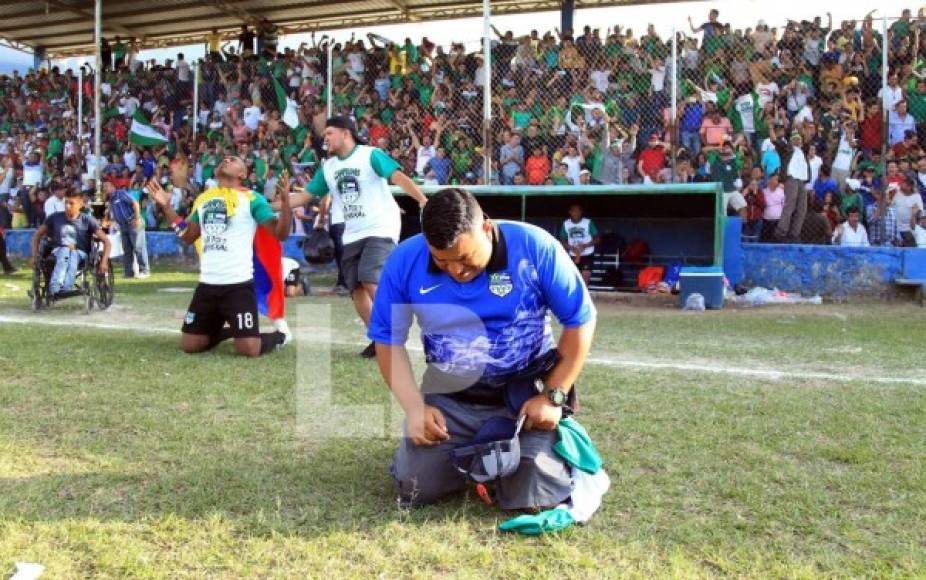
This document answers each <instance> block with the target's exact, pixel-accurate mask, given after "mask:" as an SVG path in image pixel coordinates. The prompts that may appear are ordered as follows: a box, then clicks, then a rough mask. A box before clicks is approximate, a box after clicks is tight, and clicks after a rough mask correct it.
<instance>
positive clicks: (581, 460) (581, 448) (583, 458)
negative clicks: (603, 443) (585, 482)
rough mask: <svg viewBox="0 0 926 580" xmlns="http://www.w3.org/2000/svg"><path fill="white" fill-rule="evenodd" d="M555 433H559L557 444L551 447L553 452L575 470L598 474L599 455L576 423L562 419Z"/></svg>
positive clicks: (571, 419) (599, 467) (573, 420)
mask: <svg viewBox="0 0 926 580" xmlns="http://www.w3.org/2000/svg"><path fill="white" fill-rule="evenodd" d="M556 432H557V433H559V442H558V443H557V444H556V445H554V446H553V450H554V451H556V452H557V453H558V454H559V456H560V457H562V458H563V459H565V460H566V462H567V463H568V464H569V465H571V466H573V467H575V468H576V469H581V470H582V471H584V472H586V473H590V474H592V475H594V474H596V473H598V470H599V469H601V466H602V461H601V455H599V454H598V450H597V449H595V445H594V444H593V443H592V440H591V438H589V436H588V433H587V432H586V431H585V428H584V427H582V425H580V424H579V422H578V421H576V420H575V419H573V418H572V417H568V418H566V419H563V420H562V421H560V422H559V425H557V427H556Z"/></svg>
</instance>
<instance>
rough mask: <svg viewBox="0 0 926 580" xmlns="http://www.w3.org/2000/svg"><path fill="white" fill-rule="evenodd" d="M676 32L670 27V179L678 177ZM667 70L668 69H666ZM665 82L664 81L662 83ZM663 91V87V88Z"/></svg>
mask: <svg viewBox="0 0 926 580" xmlns="http://www.w3.org/2000/svg"><path fill="white" fill-rule="evenodd" d="M677 67H678V32H677V31H676V30H675V26H673V27H672V109H671V110H672V113H671V115H672V116H671V119H670V121H669V130H670V135H671V139H672V144H671V145H672V146H671V149H670V150H671V151H672V179H673V181H674V180H675V178H676V177H677V176H678V145H679V142H678V141H679V140H678V72H677V70H678V69H677ZM667 68H668V67H667ZM663 82H665V81H663ZM663 90H665V86H663Z"/></svg>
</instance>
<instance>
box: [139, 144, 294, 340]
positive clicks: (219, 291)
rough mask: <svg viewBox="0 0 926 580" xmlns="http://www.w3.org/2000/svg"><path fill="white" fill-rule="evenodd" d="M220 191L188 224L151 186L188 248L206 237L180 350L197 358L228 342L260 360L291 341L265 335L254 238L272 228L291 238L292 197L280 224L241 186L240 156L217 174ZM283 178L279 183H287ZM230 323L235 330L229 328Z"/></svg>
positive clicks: (200, 203)
mask: <svg viewBox="0 0 926 580" xmlns="http://www.w3.org/2000/svg"><path fill="white" fill-rule="evenodd" d="M215 176H216V179H217V180H218V183H219V187H217V188H212V189H208V190H206V191H205V192H203V193H202V194H200V195H199V197H197V198H196V201H195V202H194V203H193V209H192V210H191V212H190V215H189V216H188V217H187V221H186V222H185V223H184V221H183V220H182V219H181V218H179V217H177V214H176V212H175V211H174V208H173V207H171V205H170V194H169V193H168V192H166V191H164V189H163V188H161V185H160V184H159V183H157V181H155V180H151V181H150V182H149V183H148V194H149V195H150V196H151V199H153V200H154V201H155V202H156V203H157V204H158V206H160V208H161V211H162V212H164V217H166V218H167V221H168V222H169V223H170V224H172V226H173V228H174V231H175V232H176V233H177V235H178V236H179V237H180V241H182V242H183V243H185V244H192V243H194V242H196V240H198V239H200V237H202V254H201V255H200V259H199V268H200V274H199V285H198V286H197V287H196V292H195V293H194V294H193V300H192V301H191V302H190V307H189V309H188V311H187V313H186V318H185V319H184V321H183V329H182V330H181V335H180V347H181V348H182V349H183V351H184V352H187V353H190V354H193V353H199V352H205V351H207V350H210V349H211V348H213V347H215V346H216V345H218V344H219V343H220V342H222V341H223V340H225V339H227V338H234V339H235V350H237V351H238V354H240V355H243V356H248V357H256V356H260V355H262V354H266V353H268V352H271V351H273V350H275V349H276V348H277V347H278V346H282V345H283V344H285V342H286V341H287V337H286V335H285V334H284V332H281V331H276V332H272V333H265V334H261V333H260V328H259V326H258V313H257V293H256V291H255V288H254V262H253V258H254V233H255V231H256V230H257V228H258V226H260V227H264V228H267V229H268V230H269V231H270V232H272V234H273V235H274V237H276V239H278V240H280V241H283V240H285V239H286V238H288V237H289V230H290V225H291V223H292V219H290V216H291V215H292V211H291V210H290V207H289V199H288V197H287V196H285V195H282V196H279V197H280V198H281V201H280V203H281V208H280V215H281V216H284V219H280V220H278V219H277V218H276V217H274V215H273V210H272V209H271V208H270V204H268V203H267V200H266V198H264V196H263V195H260V194H258V193H255V192H253V191H251V190H249V189H247V188H246V187H243V186H242V183H243V182H244V180H245V179H246V178H247V168H246V166H245V164H244V161H242V160H241V159H240V158H238V157H228V158H226V159H225V160H223V161H222V162H221V163H220V164H219V166H218V167H217V168H216V170H215ZM288 180H289V178H288V176H287V175H286V173H285V172H284V173H283V176H282V177H281V178H280V181H279V183H280V184H281V186H282V184H284V183H288ZM225 323H228V324H229V326H230V328H225Z"/></svg>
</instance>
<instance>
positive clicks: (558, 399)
mask: <svg viewBox="0 0 926 580" xmlns="http://www.w3.org/2000/svg"><path fill="white" fill-rule="evenodd" d="M543 394H545V395H546V396H547V398H548V399H549V400H550V402H551V403H553V404H554V405H556V406H557V407H562V406H563V405H565V404H566V396H567V395H566V391H564V390H563V389H556V388H553V389H546V390H545V391H544V392H543Z"/></svg>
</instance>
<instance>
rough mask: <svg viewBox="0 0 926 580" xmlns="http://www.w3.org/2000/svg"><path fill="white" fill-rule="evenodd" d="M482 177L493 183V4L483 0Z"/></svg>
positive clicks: (487, 182)
mask: <svg viewBox="0 0 926 580" xmlns="http://www.w3.org/2000/svg"><path fill="white" fill-rule="evenodd" d="M482 72H483V75H482V77H483V86H482V179H483V183H484V184H485V185H489V184H491V183H492V6H491V2H490V1H489V0H482Z"/></svg>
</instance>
